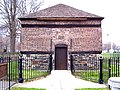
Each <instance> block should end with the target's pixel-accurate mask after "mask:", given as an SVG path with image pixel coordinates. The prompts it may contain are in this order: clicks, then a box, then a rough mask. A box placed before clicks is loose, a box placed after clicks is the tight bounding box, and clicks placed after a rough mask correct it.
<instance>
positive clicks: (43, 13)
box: [22, 3, 102, 18]
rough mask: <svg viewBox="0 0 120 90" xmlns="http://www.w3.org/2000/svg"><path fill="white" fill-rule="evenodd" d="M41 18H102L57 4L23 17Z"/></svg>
mask: <svg viewBox="0 0 120 90" xmlns="http://www.w3.org/2000/svg"><path fill="white" fill-rule="evenodd" d="M38 17H39V18H40V17H44V18H45V17H92V18H102V17H100V16H98V15H95V14H92V13H88V12H86V11H83V10H79V9H76V8H74V7H71V6H68V5H65V4H62V3H60V4H57V5H54V6H50V7H48V8H45V9H42V10H39V11H37V12H34V13H30V14H28V15H25V16H23V17H22V18H38Z"/></svg>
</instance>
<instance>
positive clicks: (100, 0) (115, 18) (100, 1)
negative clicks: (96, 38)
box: [41, 0, 120, 45]
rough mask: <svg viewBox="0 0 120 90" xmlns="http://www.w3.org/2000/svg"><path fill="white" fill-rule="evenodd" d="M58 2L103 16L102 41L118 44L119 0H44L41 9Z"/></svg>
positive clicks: (119, 31) (119, 28) (119, 35)
mask: <svg viewBox="0 0 120 90" xmlns="http://www.w3.org/2000/svg"><path fill="white" fill-rule="evenodd" d="M59 3H62V4H66V5H69V6H72V7H75V8H77V9H80V10H83V11H87V12H89V13H93V14H96V15H99V16H102V17H105V18H104V20H103V21H102V31H103V42H115V43H117V44H119V45H120V22H119V20H120V0H44V4H43V5H42V6H41V9H44V8H47V7H50V6H53V5H56V4H59ZM107 34H109V36H107Z"/></svg>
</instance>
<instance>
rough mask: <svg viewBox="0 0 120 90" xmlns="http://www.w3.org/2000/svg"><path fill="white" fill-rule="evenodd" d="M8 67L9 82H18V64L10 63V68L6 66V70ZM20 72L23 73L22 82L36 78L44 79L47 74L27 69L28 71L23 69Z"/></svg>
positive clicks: (15, 62)
mask: <svg viewBox="0 0 120 90" xmlns="http://www.w3.org/2000/svg"><path fill="white" fill-rule="evenodd" d="M9 67H10V80H11V81H16V80H18V77H19V73H18V62H17V61H11V62H10V66H9V64H8V69H9ZM22 72H23V78H24V81H31V80H34V79H36V78H40V77H46V76H47V75H48V74H49V73H48V72H47V71H40V70H32V69H29V70H24V69H23V70H22ZM8 74H9V70H8Z"/></svg>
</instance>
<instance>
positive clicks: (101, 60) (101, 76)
mask: <svg viewBox="0 0 120 90" xmlns="http://www.w3.org/2000/svg"><path fill="white" fill-rule="evenodd" d="M99 61H100V75H99V84H103V71H102V68H103V57H102V55H100V56H99Z"/></svg>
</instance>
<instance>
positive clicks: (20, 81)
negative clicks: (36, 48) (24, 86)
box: [18, 55, 24, 83]
mask: <svg viewBox="0 0 120 90" xmlns="http://www.w3.org/2000/svg"><path fill="white" fill-rule="evenodd" d="M18 65H19V78H18V82H19V83H23V81H24V79H23V76H22V55H21V56H20V59H19V63H18Z"/></svg>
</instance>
